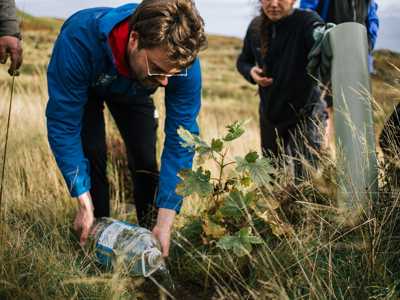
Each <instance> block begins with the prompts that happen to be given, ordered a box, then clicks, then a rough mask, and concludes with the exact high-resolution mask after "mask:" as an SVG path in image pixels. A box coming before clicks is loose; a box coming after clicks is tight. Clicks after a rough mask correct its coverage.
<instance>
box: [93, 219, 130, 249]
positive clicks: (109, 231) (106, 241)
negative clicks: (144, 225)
mask: <svg viewBox="0 0 400 300" xmlns="http://www.w3.org/2000/svg"><path fill="white" fill-rule="evenodd" d="M132 228H133V226H132V225H128V224H126V223H122V222H119V221H117V222H114V223H112V224H111V225H110V226H108V227H107V228H106V229H105V230H104V231H103V233H102V234H101V236H100V238H99V241H98V244H99V245H101V246H103V247H106V248H110V249H113V246H114V244H115V241H116V240H117V238H118V236H119V234H120V233H121V232H122V231H123V230H125V229H127V230H131V229H132Z"/></svg>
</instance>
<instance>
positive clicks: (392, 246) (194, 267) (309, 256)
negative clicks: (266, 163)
mask: <svg viewBox="0 0 400 300" xmlns="http://www.w3.org/2000/svg"><path fill="white" fill-rule="evenodd" d="M23 20H24V25H23V28H24V33H23V36H24V55H25V60H24V65H23V67H22V70H21V71H22V72H21V73H22V74H21V76H19V77H18V78H16V82H15V95H14V99H13V107H12V118H11V127H10V139H9V149H8V158H7V164H6V177H5V182H4V183H5V190H4V197H3V203H2V204H1V223H0V225H1V227H0V242H1V246H0V299H154V298H155V297H156V295H157V292H156V289H155V288H154V286H152V285H151V284H150V283H146V282H144V281H143V280H141V279H130V278H129V277H126V276H125V275H124V274H122V273H119V272H105V271H103V270H100V269H99V268H98V266H97V265H96V264H95V263H94V262H93V256H92V253H87V252H86V251H85V250H83V249H81V248H79V246H78V244H77V242H76V237H75V236H74V233H73V231H72V229H71V227H72V220H73V216H74V213H75V210H76V203H75V201H73V199H71V198H70V197H69V194H68V192H67V190H66V188H65V185H64V182H63V180H62V177H61V175H60V172H59V171H58V168H57V166H56V164H55V161H54V159H53V157H52V155H51V152H50V149H49V146H48V143H47V137H46V127H45V115H44V113H45V106H46V102H47V85H46V73H45V72H46V65H47V63H48V59H49V57H50V54H51V49H52V44H53V42H54V39H55V37H56V33H57V30H58V28H59V24H60V21H54V20H48V19H46V20H37V19H32V18H31V17H30V16H25V15H24V16H23ZM240 48H241V41H240V40H239V39H235V38H227V37H219V36H210V37H209V48H208V49H207V50H206V51H205V52H203V53H202V54H201V59H202V68H203V80H204V90H203V106H202V111H201V114H200V116H199V124H200V127H201V136H202V138H203V139H204V140H206V141H210V140H211V138H214V137H218V136H221V135H223V134H224V132H225V131H226V129H225V126H226V125H227V124H230V123H232V122H233V121H235V120H246V119H250V123H249V124H248V125H247V130H246V132H245V134H244V135H243V136H242V137H241V138H240V139H239V140H238V141H237V142H235V143H233V144H232V146H231V147H230V152H229V157H234V156H243V155H245V154H246V153H247V152H248V151H250V150H256V151H259V150H260V149H259V148H260V147H259V134H258V116H257V114H258V96H257V95H256V88H255V87H254V86H251V85H249V84H248V83H246V82H245V81H244V79H242V78H241V76H240V75H239V74H238V73H237V72H236V70H235V60H236V57H237V56H238V54H239V51H240ZM375 57H376V63H377V74H376V75H375V76H373V82H372V83H373V98H374V99H375V102H374V103H375V104H374V120H375V125H376V133H377V136H378V134H379V132H380V130H381V129H382V126H383V122H384V119H385V118H386V117H387V116H388V114H389V113H390V112H391V111H392V110H393V107H394V105H396V104H397V102H398V101H399V100H400V91H399V88H400V82H399V80H400V72H399V71H398V70H396V68H395V67H394V66H397V67H400V56H399V55H397V54H394V53H390V52H387V51H380V52H378V53H376V54H375ZM10 84H11V79H10V77H9V76H8V75H7V72H6V67H4V66H3V67H1V68H0V99H2V101H0V133H1V136H0V153H3V149H4V148H3V147H4V134H5V124H6V118H7V112H8V103H9V102H8V101H9V97H10ZM155 101H156V105H157V107H158V109H159V111H160V113H161V115H163V112H164V109H163V95H162V92H158V93H157V95H156V96H155ZM107 123H108V124H107V125H108V127H107V129H108V133H109V135H108V137H109V140H108V143H109V145H110V154H111V155H110V164H109V178H110V182H111V184H112V209H113V211H112V214H113V216H115V217H117V218H121V219H127V220H130V221H134V220H135V217H134V214H133V213H127V211H126V204H127V203H130V202H131V199H130V195H131V191H130V190H129V188H127V187H126V184H125V182H126V176H127V175H126V172H125V171H124V170H123V169H122V167H124V166H126V162H125V159H124V157H123V156H121V152H122V151H121V147H120V145H121V140H120V137H119V135H118V133H117V131H116V129H115V126H114V125H113V122H112V121H111V119H108V122H107ZM162 127H163V126H162V125H161V128H160V130H159V136H160V138H159V153H161V145H162V141H163V138H164V137H163V133H162V129H163V128H162ZM327 165H329V164H327ZM206 167H207V168H208V169H211V170H212V171H213V172H216V171H218V169H217V168H216V167H215V165H212V164H206ZM328 167H329V166H328ZM387 175H388V174H386V175H385V174H384V173H383V169H382V176H381V180H380V191H381V193H382V197H381V198H380V201H379V202H377V203H371V207H373V209H372V210H370V211H369V212H368V213H367V214H366V215H365V216H364V217H363V219H362V221H361V223H358V224H357V225H354V226H344V225H343V224H338V223H337V221H335V218H336V216H337V210H336V207H335V202H334V201H333V198H332V197H331V195H329V192H326V193H324V191H321V190H322V187H328V188H327V189H325V190H329V185H331V184H333V183H332V182H333V181H334V180H333V179H332V178H323V180H322V179H320V181H319V182H317V183H315V182H314V183H313V184H311V185H306V186H304V187H302V188H301V189H299V190H296V191H293V192H288V191H286V190H285V189H284V188H282V189H281V190H280V192H283V193H284V194H285V195H286V196H283V197H281V196H282V193H279V189H278V192H277V191H275V192H277V193H276V194H273V195H274V197H276V199H275V200H280V199H283V200H282V201H283V202H281V204H280V209H279V212H277V214H279V216H280V218H281V219H282V220H284V223H285V224H287V225H288V226H290V228H291V230H290V232H291V234H276V233H271V232H270V231H267V232H263V230H260V236H262V237H263V240H264V242H263V244H262V245H260V246H259V247H257V248H256V249H255V250H254V251H253V252H252V253H251V255H247V256H245V257H241V258H238V257H236V256H235V255H233V254H232V253H230V252H229V251H219V250H218V249H217V248H216V247H215V243H214V242H213V241H211V242H210V241H208V243H206V242H205V241H204V239H203V240H202V239H200V235H197V236H193V232H196V231H193V232H192V233H191V230H190V229H191V228H192V227H195V225H196V224H197V223H196V220H199V218H201V217H204V214H203V212H204V206H205V204H206V203H205V201H206V199H203V200H202V199H199V198H198V197H192V198H188V199H187V200H186V201H185V204H184V208H183V211H182V213H181V215H180V216H179V220H178V222H177V228H176V237H175V241H176V242H175V243H174V245H173V249H172V255H171V258H170V261H169V263H170V266H171V271H172V275H173V278H174V280H175V282H176V284H177V287H178V289H177V291H176V292H175V295H176V298H177V299H303V298H310V299H396V298H399V296H400V293H399V288H398V283H399V279H398V278H399V274H400V264H399V234H398V225H397V222H398V217H399V212H398V203H397V202H398V199H399V197H398V194H396V193H395V191H396V189H395V187H394V186H392V185H390V184H388V181H387V180H386V179H387ZM318 190H319V192H316V191H318ZM288 195H289V196H288ZM270 197H271V195H270ZM266 201H267V202H268V201H270V198H268V197H267V198H266ZM187 225H193V226H192V227H190V226H187ZM191 234H192V235H191ZM202 237H204V236H203V235H202Z"/></svg>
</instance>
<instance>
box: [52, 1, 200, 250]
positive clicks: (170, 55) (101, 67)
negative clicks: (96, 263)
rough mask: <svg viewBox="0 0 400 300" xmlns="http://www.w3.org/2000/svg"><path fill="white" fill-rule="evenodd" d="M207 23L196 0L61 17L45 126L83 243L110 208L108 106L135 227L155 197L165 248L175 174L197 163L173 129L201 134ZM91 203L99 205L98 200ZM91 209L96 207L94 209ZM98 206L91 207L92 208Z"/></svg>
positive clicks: (175, 208) (175, 200)
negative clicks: (159, 102) (161, 118)
mask: <svg viewBox="0 0 400 300" xmlns="http://www.w3.org/2000/svg"><path fill="white" fill-rule="evenodd" d="M205 44H206V37H205V34H204V22H203V20H202V18H201V17H200V15H199V14H198V12H197V10H196V7H195V5H194V3H193V1H191V0H144V1H142V2H141V3H140V4H139V5H138V4H126V5H123V6H121V7H118V8H114V9H113V8H105V7H101V8H92V9H85V10H82V11H79V12H77V13H76V14H74V15H73V16H71V17H70V18H69V19H68V20H66V21H65V23H64V25H63V27H62V29H61V32H60V34H59V36H58V38H57V41H56V43H55V45H54V50H53V54H52V57H51V60H50V64H49V67H48V73H47V78H48V90H49V101H48V104H47V110H46V116H47V129H48V138H49V143H50V146H51V149H52V151H53V153H54V156H55V158H56V161H57V164H58V166H59V168H60V170H61V172H62V174H63V176H64V179H65V181H66V183H67V187H68V189H69V191H70V194H71V196H72V197H76V198H78V202H79V210H78V212H77V215H76V217H75V222H74V227H75V230H76V231H78V232H79V231H80V242H81V244H84V243H85V241H86V239H87V237H88V234H89V231H90V228H91V226H92V224H93V221H94V217H103V216H108V215H109V214H110V211H109V210H110V209H109V185H108V181H107V173H106V166H107V157H106V153H107V151H106V140H105V124H104V116H103V110H104V105H107V107H108V109H109V110H110V112H111V115H112V116H113V118H114V120H115V122H116V125H117V127H118V129H119V131H120V133H121V135H122V138H123V140H124V142H125V145H126V149H127V154H128V161H129V168H130V171H131V173H132V177H133V185H134V198H135V199H134V200H135V204H136V211H137V215H138V221H139V224H140V225H142V226H150V224H148V222H147V221H148V218H147V216H148V214H151V210H152V207H153V202H154V198H155V197H156V205H157V207H158V216H157V222H156V225H155V226H154V228H153V233H154V235H155V236H156V237H157V238H158V239H159V240H160V242H161V246H162V249H163V254H164V255H165V256H167V255H168V249H169V242H170V234H171V228H172V224H173V221H174V218H175V214H176V213H177V212H179V210H180V207H181V202H182V197H180V196H178V195H177V194H176V193H175V189H176V185H177V183H178V181H179V178H178V176H177V173H178V172H179V171H180V170H181V169H184V168H191V165H192V160H193V154H194V153H193V152H192V151H189V150H188V149H186V148H183V147H182V146H181V145H180V141H181V140H180V138H179V136H178V134H177V129H178V128H179V127H180V126H182V127H184V128H185V129H187V130H189V131H190V132H192V133H195V134H198V131H199V129H198V125H197V122H196V118H197V115H198V113H199V110H200V98H201V72H200V62H199V60H198V58H197V54H198V52H199V51H200V50H201V49H202V48H204V47H205ZM160 86H162V87H164V88H165V105H166V122H165V134H166V138H165V144H164V149H163V154H162V158H161V170H160V176H159V179H158V166H157V160H156V120H155V118H154V114H155V107H154V104H153V101H152V99H151V95H152V94H153V93H154V92H155V91H156V89H157V88H158V87H160ZM92 203H93V204H92ZM93 206H94V207H93ZM93 209H94V211H93Z"/></svg>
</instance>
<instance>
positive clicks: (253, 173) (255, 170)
mask: <svg viewBox="0 0 400 300" xmlns="http://www.w3.org/2000/svg"><path fill="white" fill-rule="evenodd" d="M254 158H255V155H254V152H250V153H249V154H247V155H246V156H245V158H242V157H236V158H235V160H236V171H238V172H241V173H246V172H247V173H248V174H249V176H250V178H251V179H252V180H253V182H254V183H255V184H256V185H257V186H266V185H269V184H270V183H271V182H272V181H273V179H272V176H271V175H272V174H273V173H274V171H275V170H274V169H273V167H272V166H271V164H270V162H269V160H268V159H266V158H264V157H261V158H257V159H256V160H255V161H251V160H254ZM249 160H250V161H249Z"/></svg>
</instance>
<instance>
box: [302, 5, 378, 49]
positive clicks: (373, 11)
mask: <svg viewBox="0 0 400 300" xmlns="http://www.w3.org/2000/svg"><path fill="white" fill-rule="evenodd" d="M330 1H332V0H325V2H324V3H323V7H322V12H321V17H322V19H324V20H325V21H327V17H328V9H329V4H330ZM340 1H342V0H340ZM319 2H320V0H301V1H300V8H304V9H311V10H316V9H317V7H318V5H319ZM377 10H378V4H377V3H376V2H375V1H374V0H371V2H370V4H369V7H368V17H367V20H366V26H367V32H368V39H369V42H370V46H371V49H370V50H372V49H374V47H375V44H376V39H377V37H378V29H379V19H378V15H377Z"/></svg>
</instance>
